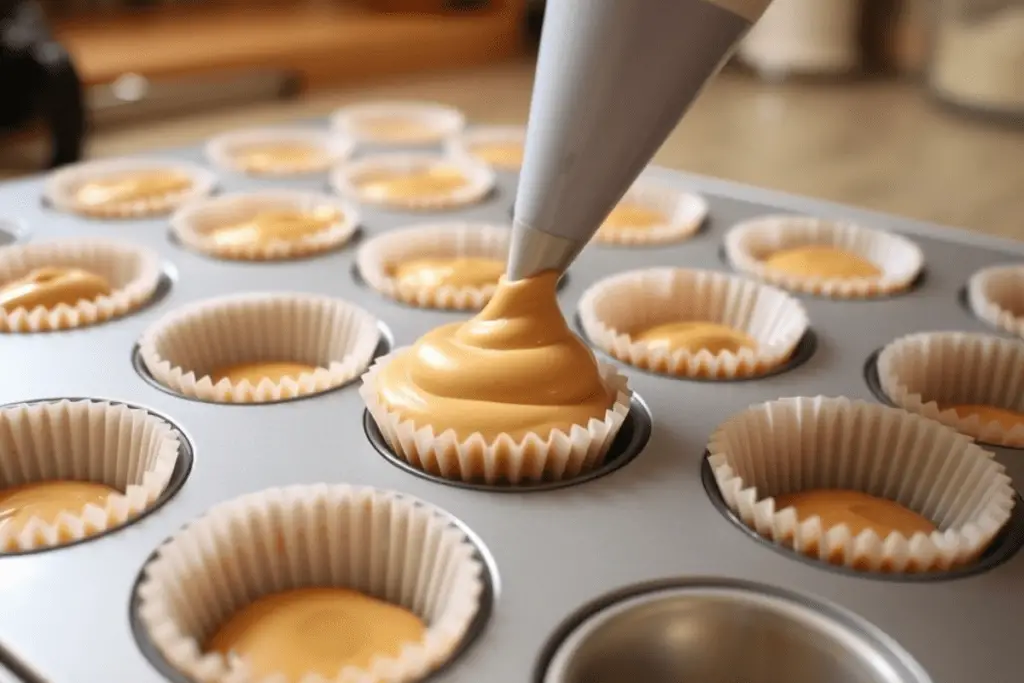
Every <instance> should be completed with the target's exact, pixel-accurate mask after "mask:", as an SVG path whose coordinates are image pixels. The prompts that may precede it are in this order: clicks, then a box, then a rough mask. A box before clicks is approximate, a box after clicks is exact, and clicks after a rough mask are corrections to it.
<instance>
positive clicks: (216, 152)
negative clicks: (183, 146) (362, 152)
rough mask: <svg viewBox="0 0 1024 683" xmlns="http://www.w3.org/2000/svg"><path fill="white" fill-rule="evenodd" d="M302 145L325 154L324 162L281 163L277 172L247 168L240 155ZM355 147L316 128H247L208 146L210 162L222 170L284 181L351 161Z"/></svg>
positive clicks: (211, 141) (340, 137)
mask: <svg viewBox="0 0 1024 683" xmlns="http://www.w3.org/2000/svg"><path fill="white" fill-rule="evenodd" d="M278 144H286V145H290V144H298V145H307V146H309V147H313V148H316V149H318V150H321V151H322V153H323V159H322V160H318V161H316V162H310V161H305V162H299V161H296V162H291V163H280V164H278V165H275V166H274V167H273V168H267V169H262V170H255V169H252V168H247V167H246V165H245V164H244V163H242V161H241V159H240V158H239V155H240V154H242V153H244V152H245V151H246V150H247V149H249V148H253V147H260V146H262V145H278ZM353 147H354V145H353V143H352V141H351V140H349V139H348V138H347V137H345V136H343V135H340V134H337V133H332V132H330V131H326V130H317V129H316V128H246V129H243V130H236V131H232V132H230V133H224V134H223V135H218V136H216V137H214V138H211V139H210V140H209V142H207V143H206V158H207V159H209V160H210V162H211V163H213V164H215V165H216V166H219V167H220V168H223V169H226V170H229V171H234V172H236V173H242V174H246V175H252V176H257V177H260V176H263V177H283V176H292V175H307V174H313V173H324V172H326V171H328V170H329V169H330V168H331V166H333V165H334V164H336V163H338V162H340V161H343V160H345V159H346V158H348V156H349V154H350V153H351V152H352V148H353Z"/></svg>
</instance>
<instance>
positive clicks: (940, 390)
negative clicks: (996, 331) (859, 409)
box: [877, 332, 1024, 448]
mask: <svg viewBox="0 0 1024 683" xmlns="http://www.w3.org/2000/svg"><path fill="white" fill-rule="evenodd" d="M877 368H878V380H879V383H880V385H881V387H882V391H884V392H885V395H886V396H888V397H889V399H890V400H891V401H892V402H893V403H895V404H896V405H898V406H900V407H901V408H903V409H905V410H909V411H910V412H912V413H917V414H919V415H923V416H925V417H927V418H930V419H932V420H937V421H939V422H941V423H943V424H945V425H949V426H950V427H952V428H954V429H956V430H957V431H959V432H961V433H963V434H967V435H969V436H973V437H974V438H976V439H978V440H980V441H984V442H985V443H989V444H993V445H997V446H1009V447H1011V448H1021V447H1024V420H1022V423H1021V424H1020V425H1018V426H1015V427H1013V429H1010V430H1007V429H1006V428H1005V427H1003V426H1001V425H1000V424H999V423H998V422H988V423H984V422H982V420H981V419H979V418H978V417H977V416H971V417H968V418H962V417H960V416H959V415H958V414H957V413H956V411H955V410H952V409H950V408H948V406H954V405H986V406H994V407H997V408H1004V409H1006V410H1012V411H1016V412H1019V413H1022V414H1024V344H1022V343H1021V342H1020V340H1017V339H1002V338H1000V337H995V336H991V335H987V334H968V333H963V332H932V333H921V334H911V335H908V336H906V337H902V338H900V339H897V340H895V341H894V342H892V343H890V344H889V345H888V346H886V347H885V348H884V349H883V350H882V352H881V353H880V354H879V355H878V363H877Z"/></svg>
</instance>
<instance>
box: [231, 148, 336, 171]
mask: <svg viewBox="0 0 1024 683" xmlns="http://www.w3.org/2000/svg"><path fill="white" fill-rule="evenodd" d="M234 161H235V163H236V164H237V165H238V166H239V167H240V168H242V169H245V170H246V171H248V172H250V173H271V172H273V171H277V170H279V169H293V168H324V167H327V166H329V165H330V163H331V159H330V157H329V156H328V155H327V153H326V152H325V151H324V150H322V149H320V148H319V147H316V146H315V145H308V144H303V143H301V142H277V143H267V144H263V145H252V146H249V147H244V148H242V149H240V150H238V151H237V152H236V153H235V154H234Z"/></svg>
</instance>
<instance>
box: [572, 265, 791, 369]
mask: <svg viewBox="0 0 1024 683" xmlns="http://www.w3.org/2000/svg"><path fill="white" fill-rule="evenodd" d="M579 315H580V323H581V325H582V327H583V331H584V333H585V334H586V335H587V337H588V338H589V339H590V340H591V342H593V343H594V344H595V345H596V346H597V347H598V348H600V349H601V350H603V351H604V352H605V353H608V354H609V355H611V356H613V357H615V358H617V359H619V360H621V361H623V362H625V363H629V364H630V365H634V366H636V367H639V368H643V369H645V370H652V371H654V372H660V373H663V374H668V375H676V376H680V377H711V378H718V379H736V378H743V377H754V376H757V375H762V374H764V373H766V372H770V371H771V370H772V369H774V368H776V367H779V366H780V365H782V364H784V363H785V362H786V361H787V360H788V359H789V358H790V357H791V356H792V355H793V352H794V350H795V349H796V347H797V345H798V344H799V343H800V340H801V338H802V337H803V336H804V334H805V333H806V332H807V328H808V319H807V312H806V311H805V310H804V307H803V306H802V305H801V304H800V302H799V301H797V300H796V299H795V298H794V297H792V296H790V295H789V294H787V293H786V292H783V291H782V290H780V289H776V288H775V287H771V286H768V285H762V284H759V283H757V282H753V281H751V280H747V279H745V278H741V277H736V276H733V275H726V274H724V273H718V272H714V271H709V270H687V269H682V268H650V269H646V270H635V271H629V272H626V273H621V274H618V275H614V276H612V277H609V278H606V279H604V280H601V281H599V282H597V283H596V284H594V285H592V286H591V287H590V288H589V289H587V291H586V292H584V293H583V297H582V298H581V299H580V307H579Z"/></svg>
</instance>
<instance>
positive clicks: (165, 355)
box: [139, 293, 380, 403]
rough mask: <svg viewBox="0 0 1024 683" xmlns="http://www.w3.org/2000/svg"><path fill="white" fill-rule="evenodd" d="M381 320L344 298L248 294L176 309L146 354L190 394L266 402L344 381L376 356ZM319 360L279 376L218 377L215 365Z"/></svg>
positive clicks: (153, 368) (154, 370) (166, 379)
mask: <svg viewBox="0 0 1024 683" xmlns="http://www.w3.org/2000/svg"><path fill="white" fill-rule="evenodd" d="M379 341H380V330H379V329H378V327H377V320H376V319H375V318H374V317H373V316H372V315H370V314H369V313H367V312H366V311H364V310H363V309H361V308H359V307H358V306H355V305H353V304H350V303H348V302H346V301H343V300H341V299H331V298H327V297H322V296H314V295H308V294H290V293H281V294H245V295H236V296H228V297H222V298H217V299H209V300H207V301H202V302H199V303H196V304H192V305H190V306H186V307H184V308H181V309H178V310H174V311H171V312H170V313H168V314H167V315H165V316H164V317H163V318H161V319H160V320H158V321H157V322H155V323H154V324H153V325H152V326H150V327H149V329H147V330H146V331H145V332H144V333H143V335H142V338H141V340H140V341H139V354H140V356H141V358H142V362H143V363H144V364H145V366H146V369H147V370H148V371H149V373H150V374H151V375H152V376H153V378H154V379H156V381H158V382H159V383H160V384H162V385H164V386H165V387H167V388H169V389H171V390H172V391H175V392H177V393H179V394H181V395H183V396H187V397H190V398H198V399H201V400H204V401H214V402H217V403H262V402H266V401H280V400H282V399H289V398H295V397H297V396H304V395H308V394H315V393H319V392H322V391H327V390H328V389H333V388H335V387H339V386H341V385H343V384H345V383H347V382H349V381H350V380H352V379H354V378H355V377H358V376H359V374H360V373H361V372H362V371H363V370H364V369H365V368H366V366H367V365H368V364H369V363H370V359H371V358H372V357H373V353H374V351H375V349H376V348H377V344H378V343H379ZM264 361H265V362H293V363H306V364H308V365H313V366H315V367H316V368H317V369H316V371H314V372H312V373H303V374H302V375H300V376H299V377H298V378H297V379H293V378H290V377H285V378H284V379H282V380H281V381H280V382H272V381H271V380H269V379H267V378H264V379H263V380H262V381H261V382H259V384H257V385H255V386H254V385H253V384H251V383H250V382H249V381H248V380H243V381H242V382H239V383H234V384H233V383H232V382H230V381H229V380H228V379H226V378H225V379H222V380H221V381H219V382H217V383H216V384H214V382H213V380H212V379H211V377H210V373H211V372H214V371H216V370H218V369H221V368H224V367H226V366H232V365H236V364H239V363H250V362H264Z"/></svg>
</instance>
